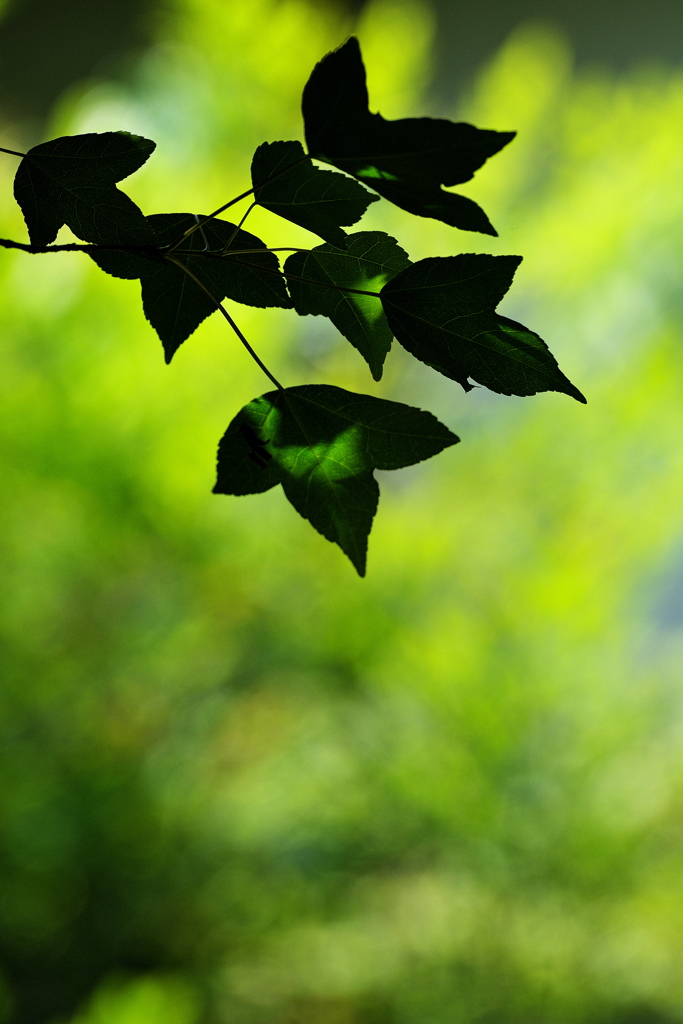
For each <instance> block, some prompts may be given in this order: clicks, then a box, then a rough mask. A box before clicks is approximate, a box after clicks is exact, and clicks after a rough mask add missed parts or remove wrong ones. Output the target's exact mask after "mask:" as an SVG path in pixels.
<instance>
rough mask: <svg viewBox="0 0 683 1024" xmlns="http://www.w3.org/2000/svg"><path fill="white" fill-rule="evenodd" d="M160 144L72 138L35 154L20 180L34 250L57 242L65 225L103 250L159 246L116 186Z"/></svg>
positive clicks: (114, 136)
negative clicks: (108, 247) (154, 243)
mask: <svg viewBox="0 0 683 1024" xmlns="http://www.w3.org/2000/svg"><path fill="white" fill-rule="evenodd" d="M154 148H155V143H154V142H151V141H150V140H149V139H143V138H142V137H141V136H139V135H129V134H128V132H103V133H102V134H89V135H66V136H63V137H62V138H60V139H52V141H50V142H43V143H42V144H41V145H40V146H34V147H33V149H30V150H29V151H28V153H27V154H26V156H25V157H24V158H23V160H22V161H21V163H20V165H19V169H18V171H17V174H16V177H15V179H14V196H15V198H16V200H17V202H18V203H19V206H20V207H21V210H22V213H23V214H24V220H25V221H26V226H27V227H28V232H29V236H30V238H31V244H32V245H38V246H44V245H49V244H50V243H51V242H54V240H55V238H56V237H57V232H58V231H59V229H60V228H61V226H62V224H68V226H69V227H70V228H71V230H72V231H73V233H74V234H75V235H77V236H78V238H82V239H84V240H85V241H86V242H96V243H99V244H103V245H107V244H109V245H126V243H128V244H131V245H147V244H153V242H154V232H153V230H152V228H151V227H150V225H149V223H148V222H147V220H146V218H145V217H144V215H143V213H142V211H141V210H140V209H139V208H138V207H137V206H136V205H135V203H134V202H133V200H132V199H129V198H128V196H127V195H126V194H125V193H124V192H120V191H119V189H117V188H116V182H117V181H121V180H122V179H123V178H127V177H128V175H129V174H132V173H133V171H136V170H137V169H138V168H139V167H141V166H142V165H143V164H144V162H145V160H147V158H148V157H149V155H150V153H151V152H152V151H153V150H154Z"/></svg>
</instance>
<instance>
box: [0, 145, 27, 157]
mask: <svg viewBox="0 0 683 1024" xmlns="http://www.w3.org/2000/svg"><path fill="white" fill-rule="evenodd" d="M0 153H9V154H10V155H11V156H20V157H22V158H23V157H25V156H26V153H19V152H18V151H17V150H16V149H5V147H4V146H0Z"/></svg>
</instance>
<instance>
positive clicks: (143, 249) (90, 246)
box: [0, 238, 196, 256]
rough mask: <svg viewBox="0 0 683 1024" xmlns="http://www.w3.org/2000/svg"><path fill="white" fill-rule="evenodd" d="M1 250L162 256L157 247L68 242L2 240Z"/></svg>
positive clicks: (0, 242)
mask: <svg viewBox="0 0 683 1024" xmlns="http://www.w3.org/2000/svg"><path fill="white" fill-rule="evenodd" d="M0 248H3V249H21V251H22V252H30V253H33V254H38V253H45V252H131V253H135V255H137V256H147V255H150V254H152V253H155V254H156V255H158V256H161V255H162V254H161V253H160V252H159V250H158V249H157V247H156V246H155V245H99V244H97V243H96V242H88V243H86V244H85V245H79V244H78V243H77V242H68V243H67V244H66V245H31V244H30V243H28V242H14V241H12V239H11V238H0ZM195 255H196V253H195Z"/></svg>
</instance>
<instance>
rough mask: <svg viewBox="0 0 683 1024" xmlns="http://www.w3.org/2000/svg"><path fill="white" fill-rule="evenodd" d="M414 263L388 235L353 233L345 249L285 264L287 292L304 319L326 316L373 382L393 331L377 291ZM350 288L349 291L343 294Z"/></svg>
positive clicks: (299, 256)
mask: <svg viewBox="0 0 683 1024" xmlns="http://www.w3.org/2000/svg"><path fill="white" fill-rule="evenodd" d="M409 266H410V260H409V259H408V256H407V254H406V253H405V252H404V251H403V249H402V248H401V246H400V245H399V244H398V242H397V241H396V239H395V238H392V237H391V235H387V234H385V232H384V231H358V232H356V233H354V234H352V235H349V239H348V244H347V247H346V249H344V250H340V249H336V248H335V247H334V246H332V245H318V246H316V248H315V249H311V250H310V252H296V253H293V254H292V255H291V256H290V257H289V258H288V259H287V261H286V262H285V266H284V273H285V277H286V278H287V286H288V288H289V294H290V295H291V296H292V301H293V302H294V308H295V309H296V311H297V313H299V314H300V315H301V316H306V315H308V314H313V315H316V316H326V317H329V319H330V320H331V321H332V323H333V324H334V325H335V327H336V328H337V329H338V330H339V331H341V333H342V334H343V335H344V337H345V338H347V339H348V340H349V341H350V342H351V344H352V345H354V346H355V348H357V349H358V351H359V352H360V354H361V355H362V356H363V358H364V359H365V360H366V362H367V363H368V365H369V367H370V371H371V373H372V376H373V377H374V378H375V380H379V379H380V378H381V376H382V365H383V363H384V360H385V358H386V355H387V352H388V351H389V349H390V348H391V342H392V333H391V329H390V327H389V324H388V323H387V318H386V316H385V315H384V309H383V308H382V302H381V300H380V299H379V297H378V296H376V295H368V294H361V293H362V292H377V291H379V289H380V288H382V287H383V286H384V285H385V284H386V283H387V281H389V280H391V278H392V277H394V276H395V275H396V274H397V273H398V272H399V271H400V270H404V269H405V268H406V267H409ZM345 289H349V290H345Z"/></svg>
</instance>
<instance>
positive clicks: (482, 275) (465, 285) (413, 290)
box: [382, 253, 586, 402]
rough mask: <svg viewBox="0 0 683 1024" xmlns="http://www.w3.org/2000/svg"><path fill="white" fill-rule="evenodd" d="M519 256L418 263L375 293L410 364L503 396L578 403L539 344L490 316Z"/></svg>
mask: <svg viewBox="0 0 683 1024" xmlns="http://www.w3.org/2000/svg"><path fill="white" fill-rule="evenodd" d="M521 260H522V258H521V256H486V255H473V254H471V253H464V254H461V255H459V256H447V257H445V258H444V257H433V258H430V259H425V260H420V261H419V263H415V264H413V266H411V267H409V268H408V269H407V270H404V271H402V272H401V273H400V274H398V275H397V276H396V277H394V278H393V279H392V280H391V281H389V283H388V284H386V285H385V286H384V288H383V289H382V304H383V306H384V310H385V312H386V315H387V320H388V323H389V326H390V328H391V330H392V331H393V332H394V335H395V337H396V339H397V340H398V341H399V342H400V343H401V344H402V345H403V347H404V348H406V349H407V350H408V351H409V352H412V354H413V355H414V356H416V357H417V359H420V360H421V361H422V362H423V363H427V364H428V365H429V366H432V367H434V369H435V370H438V371H439V372H440V373H443V374H444V375H445V376H446V377H450V378H451V379H452V380H456V381H457V382H458V383H459V384H461V385H462V387H463V388H464V389H465V391H469V390H470V389H471V388H472V385H471V384H470V382H469V378H470V377H471V378H472V380H475V381H477V383H479V384H483V385H484V386H485V387H487V388H490V389H491V390H492V391H497V392H498V393H499V394H502V395H535V394H536V393H537V392H539V391H562V392H564V393H565V394H567V395H571V397H572V398H575V399H576V400H577V401H579V402H585V401H586V399H585V398H584V397H583V395H582V394H581V392H580V391H579V390H578V388H575V387H574V385H573V384H572V383H571V381H570V380H568V379H567V377H565V375H564V374H563V373H562V371H561V370H560V368H559V366H558V365H557V362H556V360H555V358H554V356H553V355H552V353H551V352H550V350H549V349H548V346H547V345H546V344H545V342H544V341H543V340H542V339H541V338H539V336H538V335H537V334H534V333H533V331H529V330H528V329H527V328H526V327H523V326H522V324H518V323H516V321H514V320H509V319H508V318H507V317H504V316H502V315H501V314H500V313H497V312H496V308H495V307H496V306H497V305H498V303H499V302H500V300H501V299H502V298H503V296H504V295H505V292H506V291H507V290H508V288H509V287H510V284H511V282H512V278H513V276H514V273H515V270H516V269H517V267H518V266H519V264H520V263H521Z"/></svg>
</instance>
